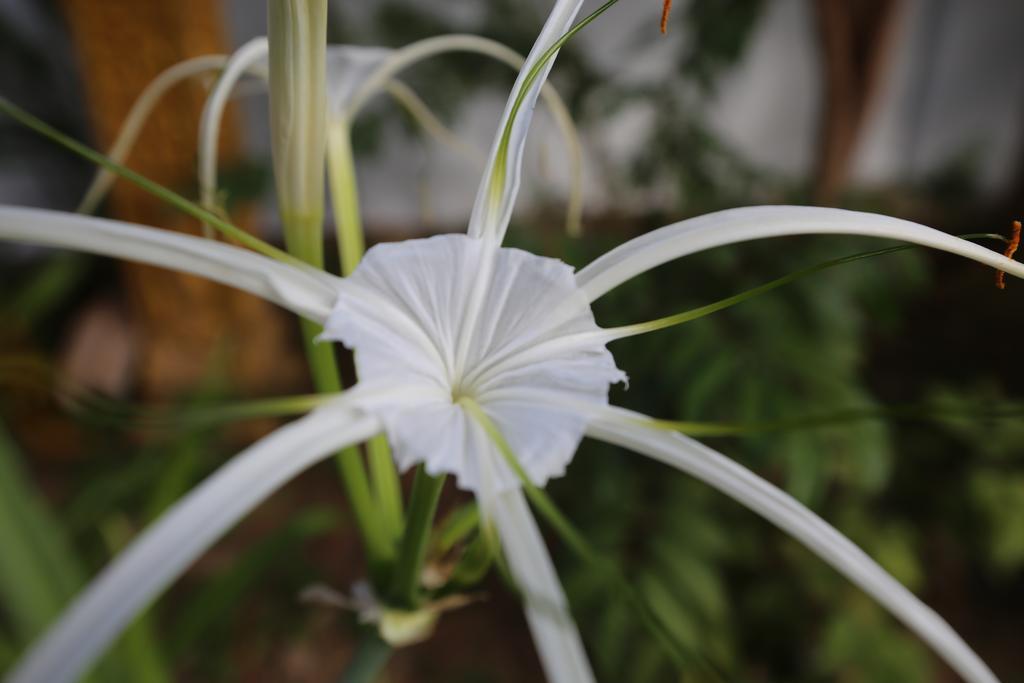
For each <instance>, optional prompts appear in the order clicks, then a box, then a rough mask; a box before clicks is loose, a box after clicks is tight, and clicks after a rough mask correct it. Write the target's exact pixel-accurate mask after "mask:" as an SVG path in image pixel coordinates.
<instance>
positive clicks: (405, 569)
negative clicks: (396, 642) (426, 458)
mask: <svg viewBox="0 0 1024 683" xmlns="http://www.w3.org/2000/svg"><path fill="white" fill-rule="evenodd" d="M444 480H445V477H444V476H440V477H432V476H430V475H429V474H427V471H426V469H424V467H423V465H420V466H419V467H418V468H416V478H415V479H414V480H413V483H412V495H411V496H410V498H409V514H408V517H407V519H406V524H405V535H404V536H403V537H402V546H401V548H400V550H399V553H398V562H397V564H396V568H395V575H394V579H393V581H392V584H391V598H392V600H393V601H394V602H395V603H397V604H399V605H403V606H406V607H409V608H410V609H411V608H415V607H416V606H417V604H418V602H419V597H420V596H419V593H420V574H421V573H422V571H423V562H424V560H425V559H426V556H427V545H428V544H429V541H430V529H431V527H432V525H433V521H434V515H435V514H436V513H437V502H438V500H439V499H440V498H441V489H442V488H444Z"/></svg>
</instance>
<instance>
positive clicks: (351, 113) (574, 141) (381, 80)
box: [328, 3, 583, 234]
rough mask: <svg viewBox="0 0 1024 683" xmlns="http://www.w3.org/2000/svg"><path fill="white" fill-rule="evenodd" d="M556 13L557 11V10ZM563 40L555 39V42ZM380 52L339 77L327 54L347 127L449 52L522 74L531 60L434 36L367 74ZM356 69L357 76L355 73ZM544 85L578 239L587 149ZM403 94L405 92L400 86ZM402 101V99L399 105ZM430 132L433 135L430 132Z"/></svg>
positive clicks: (455, 37)
mask: <svg viewBox="0 0 1024 683" xmlns="http://www.w3.org/2000/svg"><path fill="white" fill-rule="evenodd" d="M578 4H579V3H577V5H578ZM578 9H579V8H578V7H577V8H576V10H573V14H575V11H578ZM556 11H558V10H557V8H556ZM560 16H561V15H560ZM571 21H572V19H571V17H570V18H569V20H568V23H571ZM568 23H566V27H568ZM558 37H559V36H558V35H556V36H555V39H557V38H558ZM377 49H378V48H366V52H365V57H357V58H356V59H355V60H349V61H348V63H345V61H346V60H344V58H343V59H342V60H339V66H343V67H344V69H337V68H336V69H335V70H334V71H335V75H332V73H331V69H332V67H331V57H330V52H328V91H329V93H330V92H331V90H332V89H333V90H334V91H335V95H334V96H332V97H331V98H330V101H331V104H330V105H329V106H330V111H329V114H330V115H332V116H335V117H340V118H342V119H346V120H348V121H353V120H355V118H356V116H357V115H358V113H359V111H360V110H361V109H362V107H363V106H364V105H365V104H366V103H367V102H368V101H369V100H370V98H371V97H373V96H374V95H376V94H377V93H379V92H382V91H384V90H385V89H391V86H392V85H393V84H394V83H395V82H394V81H392V80H391V79H393V78H394V77H395V76H397V75H398V74H399V73H400V72H401V71H403V70H404V69H406V68H408V67H410V66H412V65H413V64H416V63H418V62H420V61H422V60H424V59H427V58H429V57H433V56H435V55H440V54H445V53H449V52H470V53H474V54H481V55H485V56H487V57H491V58H493V59H496V60H497V61H499V62H504V63H505V64H508V65H509V66H511V67H512V68H513V69H517V70H519V69H522V68H523V67H524V64H526V60H525V59H524V58H523V57H522V55H520V54H519V53H518V52H516V51H515V50H513V49H511V48H509V47H507V46H506V45H504V44H502V43H499V42H498V41H496V40H492V39H490V38H484V37H482V36H474V35H468V34H452V35H447V36H433V37H431V38H426V39H424V40H420V41H417V42H415V43H411V44H409V45H406V46H405V47H402V48H400V49H397V50H393V51H391V53H390V55H387V56H386V58H384V59H380V60H379V63H378V64H377V67H376V68H375V69H374V70H373V71H371V72H368V73H367V71H366V69H365V65H367V64H369V63H370V62H371V61H373V53H372V51H373V50H377ZM328 51H330V48H328ZM377 56H379V57H383V56H384V55H383V53H377ZM353 61H355V63H353ZM353 68H354V70H351V71H350V69H353ZM335 80H337V82H336V83H334V82H332V81H335ZM540 81H541V83H542V87H541V90H540V96H541V97H542V98H543V99H544V103H545V104H546V105H547V107H548V109H549V111H550V112H551V116H552V118H553V119H554V121H555V124H556V125H557V126H558V128H559V129H560V130H561V133H562V137H563V139H564V140H565V144H566V148H567V149H566V151H567V152H568V156H569V163H570V165H571V176H572V181H571V182H572V190H571V193H570V197H569V207H568V209H567V214H568V215H567V224H568V228H569V233H570V234H578V232H579V229H580V219H581V214H582V213H583V148H582V147H581V145H580V141H579V135H578V134H577V132H576V127H575V125H574V124H573V120H572V115H571V114H570V113H569V109H568V107H566V106H565V102H563V101H562V98H561V97H559V95H558V92H557V91H556V90H555V89H554V88H553V87H551V84H550V83H543V81H544V79H543V78H541V79H540ZM399 88H401V86H400V85H399ZM392 94H394V93H392ZM401 97H402V96H401V95H399V99H401ZM530 115H532V111H529V112H523V113H521V114H520V120H521V121H522V120H523V118H524V117H525V119H526V123H525V125H526V126H528V125H529V117H530ZM520 125H522V124H520ZM425 127H426V128H427V129H428V131H429V126H425ZM525 132H526V129H525V128H523V130H522V135H523V138H524V139H525ZM459 146H461V145H459Z"/></svg>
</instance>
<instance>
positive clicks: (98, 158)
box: [0, 97, 300, 265]
mask: <svg viewBox="0 0 1024 683" xmlns="http://www.w3.org/2000/svg"><path fill="white" fill-rule="evenodd" d="M0 112H2V113H4V114H7V115H8V116H10V117H11V118H12V119H14V120H15V121H17V122H19V123H21V124H23V125H25V126H27V127H28V128H31V129H32V130H34V131H35V132H37V133H39V134H40V135H42V136H44V137H46V138H49V139H50V140H52V141H53V142H56V143H57V144H59V145H61V146H62V147H65V148H66V149H68V150H70V151H72V152H74V153H75V154H77V155H79V156H81V157H83V158H85V159H88V160H89V161H91V162H93V163H94V164H98V165H99V166H103V167H104V168H107V169H109V170H111V171H113V172H114V173H116V174H117V175H119V176H120V177H122V178H124V179H125V180H127V181H129V182H131V183H133V184H134V185H137V186H138V187H140V188H142V189H143V190H145V191H146V192H149V193H150V194H152V195H154V196H155V197H158V198H159V199H162V200H163V201H165V202H167V203H168V204H170V205H171V206H173V207H174V208H176V209H178V210H180V211H181V212H183V213H185V214H188V215H189V216H192V217H193V218H196V219H198V220H200V221H202V222H204V223H207V224H209V225H211V226H213V227H214V228H216V229H217V230H218V231H220V232H221V233H222V234H223V235H224V236H226V237H230V238H232V239H234V240H235V241H236V242H238V243H239V244H242V245H245V246H247V247H249V248H250V249H252V250H253V251H255V252H257V253H260V254H263V255H264V256H268V257H270V258H273V259H277V260H279V261H284V262H285V263H291V264H292V265H300V264H299V262H298V261H297V260H296V259H295V257H293V256H291V255H289V254H287V253H285V252H283V251H281V250H280V249H278V248H277V247H275V246H273V245H270V244H267V243H266V242H264V241H263V240H261V239H259V238H258V237H255V236H253V235H250V234H249V233H247V232H246V231H245V230H242V229H241V228H239V227H238V226H236V225H232V224H231V223H229V222H227V221H225V220H223V219H222V218H221V217H220V216H218V215H216V214H214V213H211V212H210V211H207V210H206V209H204V208H203V207H201V206H199V205H198V204H196V203H194V202H190V201H189V200H187V199H185V198H184V197H182V196H181V195H180V194H178V193H177V192H174V191H173V190H170V189H168V188H166V187H164V186H163V185H160V184H159V183H155V182H153V181H152V180H150V179H149V178H146V177H145V176H143V175H141V174H139V173H136V172H135V171H133V170H131V169H130V168H126V167H124V166H122V165H121V164H118V163H116V162H114V161H112V160H110V159H108V158H107V157H105V156H104V155H102V154H100V153H99V152H97V151H96V150H94V149H92V148H90V147H88V146H86V145H83V144H82V143H81V142H78V141H77V140H75V139H74V138H71V137H70V136H67V135H65V134H64V133H61V132H60V131H58V130H57V129H55V128H53V127H52V126H50V125H49V124H47V123H44V122H43V121H41V120H40V119H38V118H36V117H35V116H33V115H32V114H29V113H28V112H27V111H25V110H24V109H22V108H21V107H19V106H17V105H16V104H14V103H13V102H11V101H10V100H8V99H7V98H5V97H0Z"/></svg>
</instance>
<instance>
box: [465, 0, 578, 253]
mask: <svg viewBox="0 0 1024 683" xmlns="http://www.w3.org/2000/svg"><path fill="white" fill-rule="evenodd" d="M582 5H583V0H556V1H555V5H554V7H553V8H552V9H551V14H549V15H548V19H547V21H546V22H544V28H543V29H541V32H540V35H539V36H537V40H536V42H534V44H533V49H532V50H530V54H529V55H528V56H527V57H526V64H524V65H523V68H522V69H521V70H520V71H519V77H518V78H517V79H516V82H515V85H514V86H513V87H512V93H511V94H510V95H509V98H508V102H507V104H506V105H505V113H504V114H503V115H502V117H501V121H500V123H499V124H498V132H497V133H496V135H495V137H494V143H493V144H492V146H491V154H490V157H489V160H488V162H487V170H486V171H485V172H484V176H483V178H482V179H481V182H480V187H479V189H478V190H477V194H476V201H475V203H474V204H473V213H472V215H471V216H470V219H469V235H470V236H471V237H485V236H487V237H490V238H492V239H494V240H495V241H496V242H497V243H499V244H500V243H501V241H502V239H503V238H504V235H505V230H506V229H507V228H508V223H509V220H511V218H512V207H513V205H514V204H515V199H516V194H517V193H518V192H519V180H520V174H521V171H522V164H523V150H524V148H525V147H526V134H527V133H528V132H529V130H530V122H531V121H532V120H533V108H534V106H535V105H536V103H537V95H538V94H539V93H540V89H541V87H542V86H543V85H544V82H545V81H546V80H547V77H548V73H549V72H550V71H551V67H552V66H553V65H554V63H555V58H554V57H552V58H551V59H549V60H548V61H547V63H546V64H545V65H544V66H543V67H542V68H541V71H540V74H539V75H538V77H537V79H536V80H535V81H534V82H533V84H532V85H531V86H530V89H529V91H527V92H526V95H525V97H524V99H523V102H522V106H521V107H520V108H519V110H518V113H517V114H516V119H515V121H513V122H512V128H511V134H510V135H509V138H508V150H507V153H506V154H504V155H502V154H499V151H500V148H501V145H502V137H503V132H504V130H505V127H506V125H507V123H508V121H509V118H510V117H511V116H512V113H513V110H514V109H515V108H516V100H517V99H518V98H519V94H520V91H521V90H522V88H523V86H524V85H525V81H526V79H527V78H528V76H529V73H530V70H531V69H532V68H533V67H534V66H536V65H537V64H538V62H539V61H540V59H541V57H542V56H543V55H544V53H545V52H546V51H547V50H548V49H549V48H550V47H551V46H553V45H554V44H555V43H556V42H557V41H558V39H559V38H561V37H562V35H563V34H565V33H566V32H567V31H568V30H569V29H570V28H571V27H572V22H573V19H575V18H576V14H577V13H578V12H579V11H580V7H581V6H582ZM502 161H503V163H504V164H505V168H504V169H502V172H503V183H502V187H501V188H500V192H498V193H497V194H494V193H493V192H492V188H491V179H492V176H493V175H494V173H495V169H496V164H497V163H501V162H502Z"/></svg>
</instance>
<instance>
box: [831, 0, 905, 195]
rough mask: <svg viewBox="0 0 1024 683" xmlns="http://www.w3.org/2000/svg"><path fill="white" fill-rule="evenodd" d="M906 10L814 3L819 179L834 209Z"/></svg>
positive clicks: (894, 1)
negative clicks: (819, 77) (818, 64)
mask: <svg viewBox="0 0 1024 683" xmlns="http://www.w3.org/2000/svg"><path fill="white" fill-rule="evenodd" d="M904 5H905V3H904V2H903V0H857V1H856V2H848V1H847V0H814V13H815V17H816V20H817V25H818V33H819V38H820V40H821V54H822V63H823V68H822V79H823V83H822V86H823V90H824V106H823V108H822V115H821V124H820V125H821V129H820V138H819V148H818V150H819V151H818V161H817V172H816V176H815V179H814V199H815V201H816V202H817V203H819V204H832V203H833V202H834V201H835V200H836V197H837V196H838V194H839V192H840V191H841V190H842V188H843V186H844V185H845V183H846V180H847V176H848V174H849V171H850V164H851V161H852V158H853V153H854V151H855V150H856V146H857V140H858V139H859V136H860V133H861V130H862V128H863V123H864V121H865V120H866V118H867V115H868V113H869V112H870V110H871V106H872V104H873V103H874V101H875V100H876V99H877V95H878V92H879V86H880V85H881V83H882V76H883V75H884V73H885V69H886V65H887V63H888V58H889V56H890V54H891V47H892V44H893V40H894V38H895V36H896V33H897V29H898V28H899V23H900V22H899V19H900V16H901V14H902V12H901V9H902V7H903V6H904Z"/></svg>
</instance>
